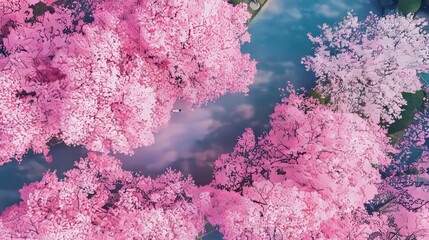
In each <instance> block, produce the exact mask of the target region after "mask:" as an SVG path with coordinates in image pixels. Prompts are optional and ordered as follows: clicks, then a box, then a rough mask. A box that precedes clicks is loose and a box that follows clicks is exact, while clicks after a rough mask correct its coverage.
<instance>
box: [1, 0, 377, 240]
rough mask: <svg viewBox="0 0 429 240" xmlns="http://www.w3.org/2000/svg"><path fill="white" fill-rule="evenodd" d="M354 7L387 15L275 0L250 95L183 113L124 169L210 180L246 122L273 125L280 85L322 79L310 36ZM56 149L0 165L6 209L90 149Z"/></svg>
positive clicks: (306, 0) (257, 41)
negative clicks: (170, 171) (315, 70)
mask: <svg viewBox="0 0 429 240" xmlns="http://www.w3.org/2000/svg"><path fill="white" fill-rule="evenodd" d="M350 10H353V11H354V13H355V14H356V15H357V16H359V18H360V19H362V18H364V17H365V16H366V15H368V13H369V11H373V12H375V13H378V14H380V13H381V9H380V6H379V4H378V0H293V1H292V0H290V1H289V0H269V2H268V3H267V4H266V6H265V7H264V9H263V10H262V11H261V12H260V13H259V15H258V16H256V18H255V19H254V20H253V21H252V23H251V24H250V28H249V31H250V33H251V34H252V41H251V43H249V44H246V45H244V46H243V48H242V49H243V52H247V53H250V54H251V56H252V58H254V59H255V60H257V61H258V62H259V63H258V66H257V68H258V71H259V73H258V75H257V78H256V82H255V84H254V85H253V86H251V87H250V92H249V96H244V95H243V94H234V95H232V94H229V95H226V96H224V97H222V98H220V99H218V100H217V101H216V102H215V103H211V104H208V105H207V106H205V107H203V108H201V109H196V110H195V111H190V110H186V109H185V110H184V111H182V112H180V113H175V114H174V115H173V117H172V120H171V122H170V124H169V126H168V127H167V128H165V129H164V130H162V131H161V132H159V133H158V134H157V135H156V139H155V141H156V143H155V144H154V145H153V146H150V147H147V148H142V149H138V150H137V151H136V154H135V155H134V156H131V157H130V156H121V155H118V157H119V158H120V159H121V160H122V162H123V166H124V168H125V169H127V170H132V171H142V172H143V173H145V174H149V175H151V176H156V175H158V174H161V173H162V172H163V171H164V169H165V168H166V167H172V168H175V169H179V170H181V171H182V172H184V173H185V174H187V173H190V174H191V175H192V176H193V177H194V179H195V181H196V183H197V184H206V183H208V182H210V180H211V177H212V175H211V174H212V163H213V161H214V160H215V159H216V158H217V157H218V156H220V154H222V153H227V152H230V151H231V150H232V149H233V147H234V145H235V143H236V139H237V137H238V136H240V135H241V133H242V132H243V131H244V129H245V128H247V127H251V128H253V129H254V131H255V133H256V134H257V135H260V134H261V133H262V132H263V131H265V130H267V129H268V122H269V117H268V116H269V114H270V113H272V112H273V109H274V106H275V104H276V103H278V102H280V100H281V96H280V91H279V90H278V89H279V88H282V87H285V86H286V82H287V81H290V82H291V83H292V84H293V85H294V86H295V87H305V88H307V89H308V88H311V87H312V86H313V85H314V83H315V77H314V75H313V74H312V73H309V72H306V71H305V69H304V67H303V66H302V65H301V64H300V61H301V58H302V57H304V56H306V55H310V54H312V45H311V43H310V41H309V40H308V38H307V36H306V34H307V33H308V32H310V33H318V28H317V25H321V24H322V23H327V24H333V23H335V22H337V21H340V20H341V19H342V18H343V17H344V16H345V15H346V13H347V12H348V11H350ZM177 107H183V104H181V103H178V104H177ZM52 155H53V158H54V162H53V163H52V164H48V163H46V162H44V160H43V159H42V158H41V157H40V156H35V155H33V154H28V156H26V157H25V159H24V161H23V164H21V165H18V164H17V163H16V162H13V163H9V164H7V165H5V166H2V167H0V211H1V210H3V209H4V208H5V207H7V206H10V205H11V204H14V203H17V202H18V201H19V194H18V189H20V188H21V187H22V185H23V184H24V183H30V182H32V181H37V180H40V179H41V177H42V175H43V173H44V172H45V171H46V170H48V169H51V170H55V169H56V170H57V172H58V174H59V176H62V172H64V171H65V170H67V169H70V168H72V167H73V161H75V160H78V159H79V158H80V157H84V156H85V155H86V151H85V150H84V149H81V148H77V147H75V148H69V147H66V146H64V145H57V146H55V147H54V148H53V150H52ZM213 234H214V235H216V234H217V235H216V237H209V236H208V237H207V238H205V239H219V234H218V233H213ZM214 235H213V236H214Z"/></svg>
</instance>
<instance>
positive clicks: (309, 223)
mask: <svg viewBox="0 0 429 240" xmlns="http://www.w3.org/2000/svg"><path fill="white" fill-rule="evenodd" d="M270 123H271V127H272V128H271V130H270V131H269V132H268V133H267V134H265V135H263V136H261V137H259V138H258V139H255V136H254V135H253V132H252V131H251V130H250V129H247V130H246V132H245V133H244V134H243V136H242V137H241V138H240V139H239V140H238V143H237V145H236V147H235V149H234V152H232V153H230V154H224V155H222V156H221V157H220V158H219V159H218V160H216V162H215V173H214V180H213V182H212V184H211V186H213V187H214V188H216V189H218V190H216V191H215V192H213V193H211V194H210V193H209V192H210V191H209V190H206V191H207V192H208V193H206V194H205V195H204V197H202V199H204V201H202V203H200V204H201V205H203V206H204V207H201V209H202V211H203V212H204V211H205V212H206V214H207V215H208V216H209V217H208V221H209V222H210V223H211V224H217V225H219V226H220V231H221V232H222V233H224V234H225V236H226V239H237V238H241V237H248V238H250V239H268V238H271V239H273V238H274V239H281V238H284V239H311V238H312V237H313V238H322V239H347V238H350V239H360V238H362V237H363V236H367V237H368V236H370V234H372V233H373V232H376V224H375V223H376V221H375V220H379V218H376V217H373V216H369V215H368V214H367V213H366V212H365V210H364V208H363V207H364V203H365V202H367V201H369V200H370V199H372V198H373V197H374V196H375V195H376V193H377V187H376V184H377V183H380V182H381V178H380V174H379V172H378V167H380V166H383V165H388V164H389V163H390V158H389V156H388V155H387V153H388V152H391V151H393V148H392V147H390V146H389V145H388V138H387V137H386V136H385V130H383V129H381V128H380V127H378V126H377V125H375V124H374V123H369V122H367V121H365V120H364V119H361V118H360V117H359V116H358V115H356V114H350V113H341V112H339V113H335V112H332V110H330V109H329V108H327V107H326V106H323V105H319V104H317V102H316V100H314V99H304V98H303V96H302V95H296V94H294V93H293V94H292V95H290V96H289V97H288V98H285V99H283V103H282V104H279V105H277V106H276V108H275V112H274V113H273V114H272V115H271V122H270ZM209 206H213V207H212V208H210V207H209ZM219 209H220V210H219ZM219 211H220V212H219ZM371 218H374V219H375V220H373V221H364V219H371ZM357 223H359V224H357ZM370 223H371V224H370ZM358 230H359V231H358ZM276 237H277V238H276Z"/></svg>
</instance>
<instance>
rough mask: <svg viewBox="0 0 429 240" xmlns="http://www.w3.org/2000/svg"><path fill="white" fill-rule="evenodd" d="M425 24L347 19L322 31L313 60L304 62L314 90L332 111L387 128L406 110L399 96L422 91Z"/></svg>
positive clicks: (428, 64) (428, 66)
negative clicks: (312, 76) (314, 79)
mask: <svg viewBox="0 0 429 240" xmlns="http://www.w3.org/2000/svg"><path fill="white" fill-rule="evenodd" d="M426 26H427V21H426V19H424V18H418V17H414V16H412V15H409V16H407V17H405V16H402V15H399V14H391V15H387V16H384V17H378V16H376V15H375V14H373V13H371V14H370V15H369V16H368V17H367V18H366V19H365V20H364V21H362V22H359V21H358V18H357V16H354V15H353V14H352V13H349V14H348V15H347V17H346V18H345V19H344V20H343V21H342V22H340V23H339V24H338V25H337V26H334V27H329V26H328V25H326V24H324V25H323V26H321V27H320V28H321V31H322V33H321V34H320V36H317V37H313V36H311V35H310V34H309V38H310V40H311V41H312V42H313V44H315V45H316V47H315V53H314V56H307V57H305V58H303V61H302V62H303V63H304V64H305V65H306V68H307V70H312V71H313V72H314V73H315V74H316V77H317V89H318V90H319V91H320V92H321V93H322V95H324V96H330V103H329V105H330V106H331V107H332V108H333V109H334V110H339V111H345V112H354V113H358V114H360V115H361V116H363V117H366V118H369V119H371V120H373V121H375V122H377V123H378V122H380V121H381V122H384V123H388V124H391V123H393V122H394V121H395V120H396V119H398V118H400V114H401V107H402V106H403V105H405V104H406V101H405V99H404V98H403V97H402V93H403V92H410V93H414V92H416V91H418V90H420V89H421V88H422V84H421V82H420V79H419V76H418V73H420V72H427V71H429V52H428V51H427V46H428V44H429V35H428V33H427V30H425V29H426Z"/></svg>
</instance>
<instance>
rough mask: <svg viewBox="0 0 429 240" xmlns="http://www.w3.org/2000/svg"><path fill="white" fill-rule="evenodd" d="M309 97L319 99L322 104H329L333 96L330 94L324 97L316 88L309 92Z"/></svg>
mask: <svg viewBox="0 0 429 240" xmlns="http://www.w3.org/2000/svg"><path fill="white" fill-rule="evenodd" d="M306 95H307V97H313V98H315V99H317V100H319V102H320V104H323V105H327V104H328V103H329V101H330V100H331V98H330V97H329V96H327V97H325V98H323V97H322V94H321V93H320V92H319V91H317V90H316V89H312V90H311V91H309V92H307V94H306Z"/></svg>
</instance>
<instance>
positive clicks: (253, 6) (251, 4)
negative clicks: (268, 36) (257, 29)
mask: <svg viewBox="0 0 429 240" xmlns="http://www.w3.org/2000/svg"><path fill="white" fill-rule="evenodd" d="M228 2H229V3H231V4H233V5H234V6H235V5H238V4H240V3H246V4H247V11H249V12H250V13H251V14H252V17H251V18H250V19H249V21H248V22H247V24H249V23H250V21H252V19H253V18H255V16H256V15H257V14H258V13H259V12H260V11H261V9H262V7H264V5H265V4H266V3H267V2H268V0H229V1H228Z"/></svg>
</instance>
